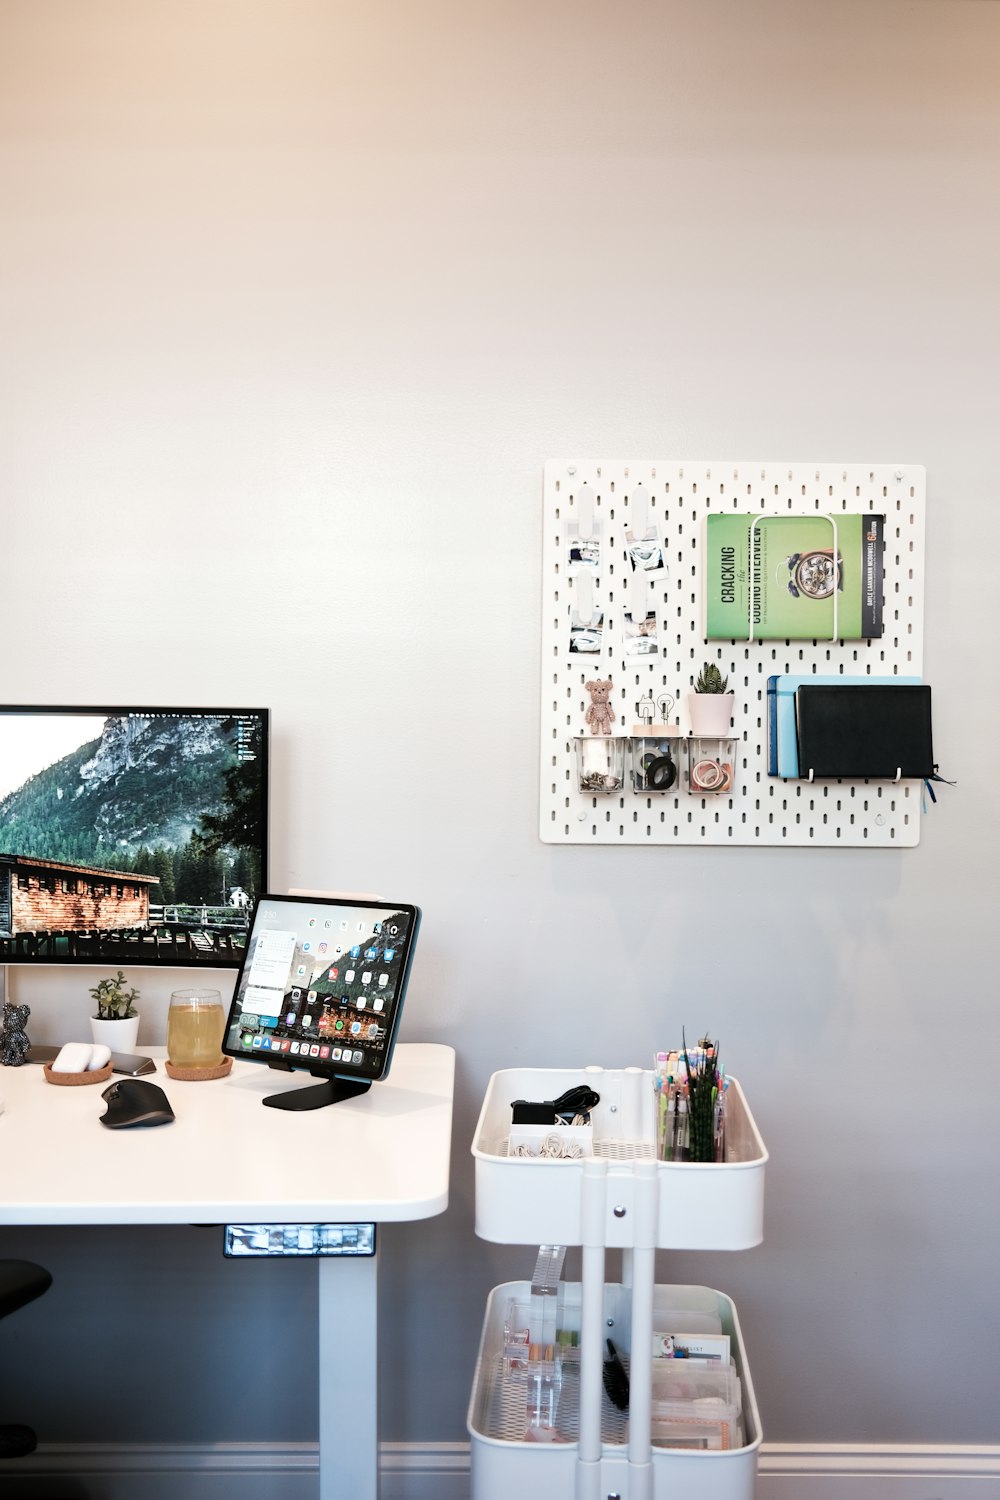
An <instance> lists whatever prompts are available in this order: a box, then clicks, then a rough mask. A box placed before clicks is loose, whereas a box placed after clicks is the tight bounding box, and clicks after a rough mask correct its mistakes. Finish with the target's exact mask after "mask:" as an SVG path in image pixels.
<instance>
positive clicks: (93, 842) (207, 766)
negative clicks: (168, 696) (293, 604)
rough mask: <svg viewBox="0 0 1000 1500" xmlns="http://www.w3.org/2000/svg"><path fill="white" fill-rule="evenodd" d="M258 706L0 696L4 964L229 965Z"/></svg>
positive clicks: (246, 856) (263, 864)
mask: <svg viewBox="0 0 1000 1500" xmlns="http://www.w3.org/2000/svg"><path fill="white" fill-rule="evenodd" d="M268 731H269V714H268V710H267V709H264V708H143V707H134V706H133V707H112V706H107V705H101V706H99V707H79V708H75V707H74V708H55V707H52V708H49V707H24V706H19V707H18V706H11V707H0V964H9V963H18V964H22V963H23V964H30V963H41V964H115V965H122V966H125V965H134V964H161V965H171V966H180V967H201V966H208V967H212V968H236V967H237V966H238V965H239V963H240V961H241V960H242V957H243V951H244V948H245V945H246V935H247V927H248V921H249V913H250V909H251V907H252V905H253V901H254V899H255V898H256V896H257V895H258V894H259V892H260V891H262V890H266V889H267V770H268Z"/></svg>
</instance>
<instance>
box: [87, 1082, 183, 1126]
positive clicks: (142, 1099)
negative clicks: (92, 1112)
mask: <svg viewBox="0 0 1000 1500" xmlns="http://www.w3.org/2000/svg"><path fill="white" fill-rule="evenodd" d="M101 1098H102V1099H106V1100H107V1101H108V1109H107V1113H106V1114H103V1115H102V1116H101V1124H102V1125H107V1127H108V1129H109V1130H121V1129H124V1127H125V1126H127V1125H169V1124H170V1121H171V1120H172V1119H173V1118H174V1112H173V1110H172V1109H171V1108H170V1102H169V1100H168V1099H167V1096H166V1094H165V1093H164V1092H163V1090H162V1089H161V1088H160V1086H159V1084H156V1083H147V1082H146V1080H145V1079H144V1078H119V1079H118V1080H117V1082H115V1083H112V1084H109V1085H108V1087H107V1088H106V1089H105V1090H104V1092H103V1093H102V1095H101Z"/></svg>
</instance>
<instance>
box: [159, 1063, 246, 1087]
mask: <svg viewBox="0 0 1000 1500" xmlns="http://www.w3.org/2000/svg"><path fill="white" fill-rule="evenodd" d="M163 1066H164V1067H165V1068H166V1070H167V1077H168V1078H178V1079H180V1081H181V1082H182V1083H201V1082H202V1081H204V1080H207V1079H209V1078H225V1077H226V1075H227V1074H228V1073H230V1072H231V1071H232V1067H233V1060H232V1058H231V1057H224V1058H223V1059H222V1061H221V1062H220V1063H219V1064H218V1065H217V1066H216V1067H214V1068H177V1067H175V1066H174V1064H173V1063H172V1062H170V1061H169V1060H168V1061H167V1062H165V1063H164V1064H163Z"/></svg>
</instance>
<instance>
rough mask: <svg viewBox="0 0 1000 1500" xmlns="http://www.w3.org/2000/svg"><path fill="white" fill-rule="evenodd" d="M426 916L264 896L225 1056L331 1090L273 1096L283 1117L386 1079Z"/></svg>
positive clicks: (352, 902) (358, 899) (394, 908)
mask: <svg viewBox="0 0 1000 1500" xmlns="http://www.w3.org/2000/svg"><path fill="white" fill-rule="evenodd" d="M419 926H420V911H419V909H418V908H417V907H416V906H413V905H411V904H410V903H408V902H403V901H381V900H375V899H374V898H369V897H362V896H277V895H265V896H261V897H260V899H259V901H258V902H257V904H256V906H255V908H254V912H253V916H252V919H251V923H250V935H249V938H248V940H247V948H246V953H245V955H244V959H243V964H242V967H241V969H240V972H239V975H238V976H237V980H236V988H235V991H234V994H233V1000H232V1005H231V1006H230V1010H229V1016H228V1019H227V1022H226V1031H225V1037H224V1040H223V1046H222V1050H223V1052H224V1053H225V1054H226V1055H227V1056H229V1057H239V1058H246V1059H248V1060H250V1061H251V1062H259V1063H264V1064H267V1065H268V1066H270V1067H272V1068H280V1069H283V1070H288V1069H296V1068H298V1069H303V1070H305V1071H307V1072H309V1073H312V1074H313V1075H314V1076H316V1077H317V1078H322V1079H323V1080H324V1082H323V1083H321V1084H318V1085H316V1086H314V1087H310V1088H302V1089H294V1090H288V1091H286V1092H284V1093H278V1094H272V1095H269V1096H268V1097H267V1098H265V1100H264V1103H265V1104H269V1105H271V1106H272V1108H275V1109H293V1110H300V1109H319V1108H321V1107H322V1106H323V1105H326V1104H335V1103H336V1102H337V1101H338V1100H340V1099H348V1098H352V1097H355V1096H356V1095H358V1094H362V1093H365V1092H366V1091H367V1090H368V1089H369V1088H370V1087H371V1085H372V1083H374V1082H376V1081H377V1080H379V1079H382V1078H384V1077H385V1076H386V1074H387V1073H388V1071H389V1064H390V1062H391V1060H392V1050H393V1047H394V1045H395V1041H396V1035H397V1032H398V1031H399V1022H400V1017H401V1014H402V1009H403V997H404V996H405V994H406V986H407V982H408V980H409V977H410V966H411V963H412V960H413V949H414V946H415V944H416V938H417V931H418V929H419Z"/></svg>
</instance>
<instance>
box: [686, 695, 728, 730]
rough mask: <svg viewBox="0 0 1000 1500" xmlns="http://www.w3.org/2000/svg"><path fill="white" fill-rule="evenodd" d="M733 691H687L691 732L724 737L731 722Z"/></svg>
mask: <svg viewBox="0 0 1000 1500" xmlns="http://www.w3.org/2000/svg"><path fill="white" fill-rule="evenodd" d="M734 696H735V695H734V694H733V693H688V700H687V706H688V719H689V721H690V724H691V733H692V734H693V735H698V736H701V737H704V738H709V739H711V738H714V737H716V736H719V737H721V738H726V737H727V736H728V734H729V727H730V725H731V724H732V722H733V698H734Z"/></svg>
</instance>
